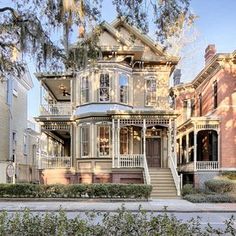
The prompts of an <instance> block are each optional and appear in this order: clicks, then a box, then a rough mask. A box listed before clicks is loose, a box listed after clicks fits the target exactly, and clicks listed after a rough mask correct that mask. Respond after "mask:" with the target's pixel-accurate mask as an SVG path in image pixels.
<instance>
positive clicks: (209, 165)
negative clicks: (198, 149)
mask: <svg viewBox="0 0 236 236" xmlns="http://www.w3.org/2000/svg"><path fill="white" fill-rule="evenodd" d="M196 168H197V170H218V169H219V162H218V161H197V163H196Z"/></svg>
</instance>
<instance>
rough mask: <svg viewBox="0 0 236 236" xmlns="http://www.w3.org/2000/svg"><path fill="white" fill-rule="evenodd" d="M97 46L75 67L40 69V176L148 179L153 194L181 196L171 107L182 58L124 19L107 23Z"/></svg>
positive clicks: (124, 180) (57, 179) (79, 179)
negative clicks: (89, 59) (97, 51)
mask: <svg viewBox="0 0 236 236" xmlns="http://www.w3.org/2000/svg"><path fill="white" fill-rule="evenodd" d="M99 46H100V49H101V52H100V54H101V55H100V56H99V59H98V60H96V61H95V62H93V63H89V62H88V64H87V65H86V66H84V67H83V68H81V69H78V70H77V71H73V72H70V71H68V72H66V73H57V74H55V73H47V74H37V78H38V80H39V81H40V83H41V113H40V116H39V117H37V120H38V122H40V124H41V129H42V132H43V135H42V140H43V141H42V144H41V148H40V165H41V167H40V168H41V174H42V179H41V181H42V182H44V183H91V182H94V183H98V182H112V183H148V184H152V185H153V194H152V195H153V196H161V197H174V196H176V195H179V190H180V179H179V176H178V174H177V171H176V165H177V161H176V150H175V149H176V148H175V138H176V137H175V136H176V118H177V116H178V115H177V113H175V112H174V111H173V110H172V109H171V108H170V106H169V81H170V75H171V73H172V72H173V70H174V68H175V65H176V64H177V62H178V58H176V57H173V56H171V55H168V54H167V53H166V52H164V50H163V49H162V47H160V46H158V45H157V44H155V42H154V41H153V40H152V39H150V38H149V37H148V36H146V35H143V34H141V33H140V31H139V30H137V29H136V28H135V27H133V26H130V25H128V24H127V23H125V22H124V21H122V20H120V19H119V20H115V21H114V22H113V23H112V24H108V23H104V24H103V26H102V32H101V34H100V36H99ZM73 47H74V48H76V45H74V46H73ZM71 50H73V48H72V49H71Z"/></svg>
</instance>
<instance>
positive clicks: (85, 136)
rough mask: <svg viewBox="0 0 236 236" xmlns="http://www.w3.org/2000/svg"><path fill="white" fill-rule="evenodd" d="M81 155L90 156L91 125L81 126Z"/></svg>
mask: <svg viewBox="0 0 236 236" xmlns="http://www.w3.org/2000/svg"><path fill="white" fill-rule="evenodd" d="M81 156H82V157H87V156H89V127H81Z"/></svg>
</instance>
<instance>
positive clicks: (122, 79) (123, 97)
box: [119, 74, 128, 103]
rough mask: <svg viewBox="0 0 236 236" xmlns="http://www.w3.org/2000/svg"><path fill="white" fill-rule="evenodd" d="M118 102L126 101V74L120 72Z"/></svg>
mask: <svg viewBox="0 0 236 236" xmlns="http://www.w3.org/2000/svg"><path fill="white" fill-rule="evenodd" d="M119 89H120V91H119V93H120V102H121V103H128V76H127V75H125V74H120V76H119Z"/></svg>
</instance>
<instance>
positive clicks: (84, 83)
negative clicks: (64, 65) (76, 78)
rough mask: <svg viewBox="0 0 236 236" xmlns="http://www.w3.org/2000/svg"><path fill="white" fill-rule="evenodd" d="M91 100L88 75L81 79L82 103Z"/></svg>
mask: <svg viewBox="0 0 236 236" xmlns="http://www.w3.org/2000/svg"><path fill="white" fill-rule="evenodd" d="M86 102H89V82H88V76H86V77H82V80H81V103H86Z"/></svg>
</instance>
